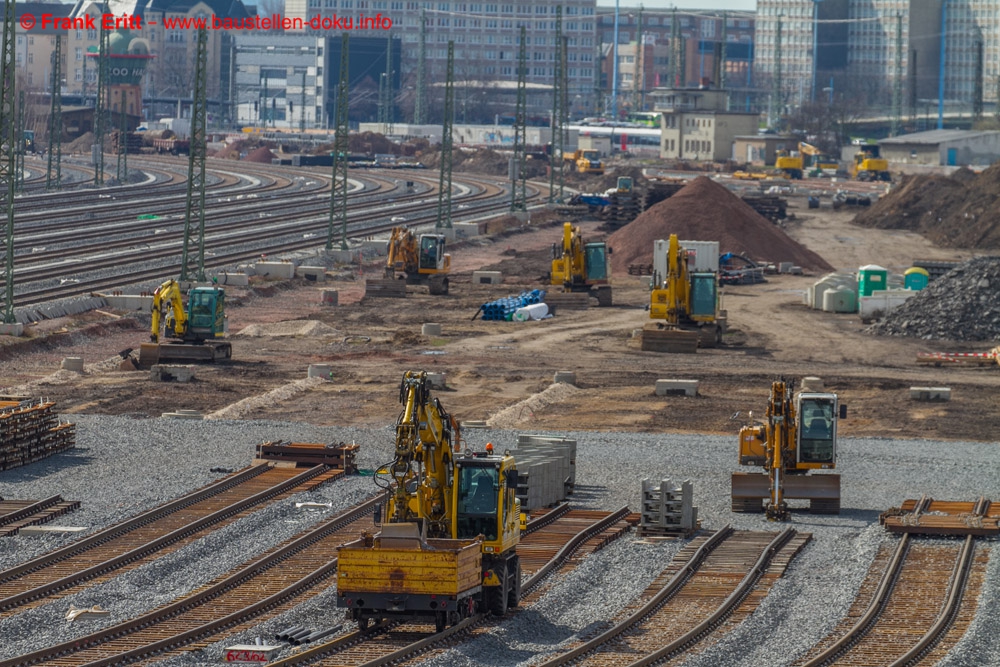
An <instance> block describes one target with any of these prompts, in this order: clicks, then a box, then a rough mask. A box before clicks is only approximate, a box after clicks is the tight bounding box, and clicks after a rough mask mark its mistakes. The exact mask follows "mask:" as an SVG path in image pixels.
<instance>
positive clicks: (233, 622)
mask: <svg viewBox="0 0 1000 667" xmlns="http://www.w3.org/2000/svg"><path fill="white" fill-rule="evenodd" d="M381 500H382V497H375V498H372V499H371V500H369V501H366V502H365V503H362V504H360V505H358V506H356V507H354V508H353V509H351V510H349V511H348V512H345V513H343V514H341V515H339V516H337V517H334V518H332V519H329V520H327V521H325V522H323V523H321V524H318V525H317V526H315V527H314V528H312V529H310V530H308V531H306V532H304V533H302V534H301V535H299V536H298V537H296V538H293V539H292V540H289V541H287V542H286V543H284V544H282V545H279V546H278V547H276V548H274V549H272V550H271V551H269V552H268V553H266V554H264V555H263V556H261V557H259V558H257V559H255V560H254V561H252V562H250V563H248V564H246V565H244V566H241V567H240V568H239V569H238V570H237V571H235V572H232V573H230V574H227V575H225V576H223V577H221V578H219V579H218V580H216V581H213V582H211V583H209V584H206V585H203V586H201V587H200V588H199V589H198V590H196V591H195V592H194V593H192V594H191V595H189V596H187V597H185V598H182V599H179V600H177V601H175V602H173V603H171V604H168V605H166V606H163V607H161V608H159V609H156V610H154V611H152V612H150V613H148V614H145V615H143V616H141V617H138V618H135V619H132V620H130V621H128V622H126V623H122V624H119V625H117V626H114V627H110V628H106V629H104V630H101V631H99V632H96V633H93V634H91V635H87V636H86V637H79V638H76V639H74V640H72V641H68V642H65V643H63V644H59V645H56V646H52V647H50V648H47V649H43V650H41V651H36V652H34V653H30V654H26V655H23V656H20V657H18V658H13V659H10V660H5V661H2V662H0V667H14V665H29V664H37V663H41V662H44V663H45V664H47V665H90V666H92V667H96V666H97V665H117V664H127V663H130V662H136V661H140V660H146V659H150V658H152V657H153V656H156V657H157V658H162V657H164V654H167V653H170V652H172V651H177V650H180V649H182V648H186V649H187V650H193V649H196V648H202V647H204V646H205V645H207V644H208V643H210V642H212V641H215V640H216V639H219V637H218V636H217V635H218V634H220V633H222V632H226V633H232V632H236V631H239V630H240V629H242V628H244V627H249V626H250V625H251V624H253V623H256V622H259V621H260V620H262V619H263V618H265V617H268V616H271V615H274V614H277V613H280V612H282V611H284V610H286V609H288V608H291V607H292V606H293V605H295V604H298V603H300V602H302V601H303V600H305V599H307V598H308V597H310V596H312V595H315V594H317V593H319V592H321V591H322V590H323V589H325V588H326V587H327V586H328V585H329V584H330V583H331V582H332V581H333V579H334V577H335V573H336V558H331V554H333V553H335V550H336V548H337V547H338V546H340V545H341V544H343V543H345V542H348V541H350V540H353V539H356V538H357V537H358V536H360V534H361V532H362V530H365V529H368V528H370V526H371V523H370V520H371V519H370V515H371V513H372V512H373V511H374V507H375V505H376V504H377V503H378V502H380V501H381ZM627 513H628V510H627V508H626V509H623V510H621V511H619V512H618V513H616V514H614V515H607V514H606V513H602V514H603V515H604V518H603V519H602V520H595V519H594V518H593V517H586V523H587V524H588V528H587V529H585V530H584V531H583V532H582V533H580V534H578V535H576V536H575V538H576V539H574V540H572V542H573V543H574V545H575V546H570V547H566V548H564V549H562V550H559V553H556V554H554V555H552V556H551V557H550V560H552V559H557V558H560V557H562V558H566V557H567V551H568V550H572V549H573V548H579V545H580V544H582V542H583V541H586V539H588V537H589V536H591V535H592V534H594V533H595V532H602V531H604V530H606V529H607V528H608V524H613V523H615V522H620V521H621V520H622V519H623V518H624V517H625V516H626V515H627ZM566 520H577V521H579V517H574V516H573V515H572V512H570V511H568V510H564V509H559V510H557V511H553V512H550V513H549V514H547V515H544V516H542V517H541V518H540V519H538V520H537V521H536V522H533V524H532V525H531V526H530V529H531V531H532V534H536V533H537V534H539V535H543V536H544V535H546V531H557V534H560V533H561V534H562V535H563V536H564V538H565V528H564V525H563V524H562V523H560V522H561V521H563V522H564V521H566ZM529 538H530V536H529ZM529 538H526V539H529ZM545 541H547V542H549V543H550V546H549V547H548V548H549V549H551V550H553V551H555V549H553V548H552V546H551V542H552V538H551V536H548V537H546V538H545ZM564 541H565V539H564ZM543 569H545V568H540V569H539V572H541V571H542V570H543ZM548 571H551V568H549V569H547V570H545V572H546V573H547V572H548ZM536 576H542V577H543V576H545V574H537V573H536ZM467 620H471V619H467ZM455 628H459V626H455ZM352 634H353V635H355V636H361V637H363V638H364V639H370V638H372V637H375V636H383V635H382V634H381V633H371V632H370V633H367V634H364V635H362V633H357V632H356V633H352ZM425 637H426V635H425ZM364 643H367V642H364Z"/></svg>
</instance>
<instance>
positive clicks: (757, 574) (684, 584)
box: [541, 526, 811, 667]
mask: <svg viewBox="0 0 1000 667" xmlns="http://www.w3.org/2000/svg"><path fill="white" fill-rule="evenodd" d="M810 537H811V536H810V535H808V534H804V535H799V534H796V532H795V531H794V530H791V529H786V530H784V531H782V532H781V533H778V534H777V535H775V534H774V533H760V532H746V531H734V530H732V528H730V527H728V526H727V527H726V528H724V529H722V530H720V531H717V532H716V533H714V534H713V535H711V536H709V537H705V538H697V539H695V540H692V541H691V543H689V544H688V545H687V546H685V547H684V548H683V549H682V550H681V551H680V552H679V553H678V554H677V556H676V557H675V558H674V561H673V563H671V566H670V567H668V568H667V569H666V570H665V571H664V572H663V573H662V574H661V575H660V577H658V578H657V580H656V581H654V582H653V584H651V585H650V587H649V589H647V591H646V595H648V596H649V597H648V599H646V600H645V601H644V602H643V603H641V605H639V606H638V607H637V608H634V609H633V610H632V612H631V613H630V614H629V615H628V617H627V618H625V619H623V620H622V621H620V622H618V623H616V624H615V625H614V626H613V627H611V628H609V629H608V630H606V631H604V632H602V633H601V634H600V635H598V636H597V637H594V638H593V639H590V640H588V641H586V642H584V643H582V644H581V645H579V646H576V647H575V648H573V649H572V650H570V651H568V652H566V653H563V654H562V655H559V656H556V657H553V658H550V659H548V660H546V661H545V662H544V663H541V664H542V666H543V667H555V666H557V665H567V664H577V665H593V666H598V665H614V666H615V667H619V666H621V665H630V666H633V667H639V666H640V665H651V664H655V663H662V662H665V661H668V660H671V659H672V658H675V657H677V656H680V655H682V654H685V652H686V651H690V650H691V649H692V648H693V647H695V646H696V645H698V644H699V643H700V642H702V641H703V640H704V639H705V638H707V637H708V636H710V635H711V634H712V633H714V632H716V631H717V629H719V628H720V627H721V626H722V624H723V623H724V622H725V621H726V619H727V618H729V617H730V616H731V615H733V614H735V613H737V611H738V610H739V613H740V620H742V617H745V616H746V615H748V614H749V613H750V612H751V611H752V610H753V609H754V608H756V606H757V604H759V602H760V600H762V599H763V594H760V591H757V590H756V589H758V587H760V588H765V589H766V588H769V587H770V584H771V582H772V581H773V580H774V579H777V578H778V577H780V576H781V574H782V573H783V572H784V570H785V568H786V567H787V565H788V562H789V561H790V560H791V559H792V558H793V557H794V556H795V554H797V553H798V552H799V551H800V550H801V549H802V547H803V546H805V544H806V543H807V542H808V541H809V539H810ZM765 577H766V578H767V580H766V581H762V580H764V579H765ZM765 592H766V591H765ZM744 602H746V603H747V604H746V606H745V607H744ZM685 657H686V655H685Z"/></svg>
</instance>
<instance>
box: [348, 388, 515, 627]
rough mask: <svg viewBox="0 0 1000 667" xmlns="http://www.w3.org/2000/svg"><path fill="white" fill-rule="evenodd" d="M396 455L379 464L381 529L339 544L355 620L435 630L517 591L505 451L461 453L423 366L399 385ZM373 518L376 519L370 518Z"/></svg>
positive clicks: (497, 605) (503, 605) (499, 604)
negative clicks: (418, 624) (420, 621)
mask: <svg viewBox="0 0 1000 667" xmlns="http://www.w3.org/2000/svg"><path fill="white" fill-rule="evenodd" d="M399 398H400V402H401V403H402V404H403V411H402V413H401V414H400V416H399V419H398V420H397V422H396V453H395V458H394V459H393V460H392V461H391V462H390V463H387V464H386V465H384V466H382V467H381V468H379V469H378V470H377V471H376V477H375V479H376V483H377V484H379V485H380V486H382V487H384V488H386V490H387V492H388V500H387V506H386V511H385V522H384V523H382V526H381V532H379V533H378V534H375V535H370V534H366V535H363V536H362V538H361V539H359V540H357V541H355V542H351V543H349V544H346V545H344V546H343V547H341V548H340V550H339V560H338V563H337V606H338V607H339V608H343V609H346V610H347V614H348V616H349V617H350V618H351V619H353V620H355V621H357V623H358V626H359V628H361V629H362V630H365V629H368V628H369V627H371V625H372V624H373V623H378V622H381V621H382V620H384V619H392V618H396V619H403V620H406V619H413V618H430V619H433V621H434V623H435V624H436V626H437V629H438V631H441V630H443V629H444V628H446V627H447V626H448V625H452V624H455V623H458V622H460V621H461V620H462V619H463V618H466V617H468V616H471V615H473V614H475V613H478V612H481V611H489V612H491V613H493V614H494V615H496V616H502V615H503V614H504V613H506V610H507V609H508V608H511V607H516V606H517V605H518V603H519V601H520V596H521V566H520V562H519V560H518V557H517V545H518V542H519V541H520V536H521V532H520V525H521V524H520V515H521V505H520V501H519V500H518V499H517V497H516V494H517V483H518V475H517V467H516V465H515V462H514V458H513V457H512V456H511V455H510V454H509V453H503V454H495V453H494V452H493V451H492V449H493V448H492V445H489V444H487V446H486V451H485V452H471V451H468V450H466V451H465V452H462V453H459V451H458V450H459V443H460V437H459V427H458V423H457V422H456V421H455V420H454V419H453V418H452V417H451V416H450V415H449V414H448V413H447V412H445V410H444V408H443V407H442V406H441V403H440V401H438V399H436V398H431V395H430V385H429V383H428V381H427V374H426V373H425V372H417V371H408V372H406V373H405V374H404V375H403V380H402V382H401V383H400V387H399ZM378 520H379V519H378V518H377V519H376V521H378Z"/></svg>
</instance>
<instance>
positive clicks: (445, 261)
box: [385, 227, 451, 294]
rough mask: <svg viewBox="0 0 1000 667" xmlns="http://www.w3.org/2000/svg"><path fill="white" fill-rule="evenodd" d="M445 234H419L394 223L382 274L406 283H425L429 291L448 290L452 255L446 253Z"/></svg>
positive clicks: (440, 292)
mask: <svg viewBox="0 0 1000 667" xmlns="http://www.w3.org/2000/svg"><path fill="white" fill-rule="evenodd" d="M445 243H446V239H445V236H444V234H421V235H420V236H419V237H418V236H417V235H416V234H414V233H413V231H412V230H410V229H407V228H406V227H393V228H392V236H390V237H389V247H388V256H387V258H386V261H385V277H386V278H387V279H390V280H393V279H397V278H401V279H404V280H406V284H408V285H427V290H428V292H430V293H431V294H447V293H448V273H449V272H450V271H451V255H449V254H446V253H445V251H444V250H445Z"/></svg>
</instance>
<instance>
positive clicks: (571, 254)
mask: <svg viewBox="0 0 1000 667" xmlns="http://www.w3.org/2000/svg"><path fill="white" fill-rule="evenodd" d="M610 254H611V249H610V248H609V247H608V246H607V244H606V243H604V242H603V241H600V242H594V243H586V242H585V241H584V239H583V235H582V234H581V233H580V228H579V227H574V226H573V223H571V222H565V223H563V240H562V246H558V245H556V244H552V271H551V273H550V274H549V275H550V282H551V284H553V285H562V288H563V290H564V291H566V292H588V293H589V294H590V295H591V296H595V297H597V304H598V305H600V306H610V305H611V285H610V284H608V276H609V275H610V273H611V271H610V269H609V261H608V260H609V255H610Z"/></svg>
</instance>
